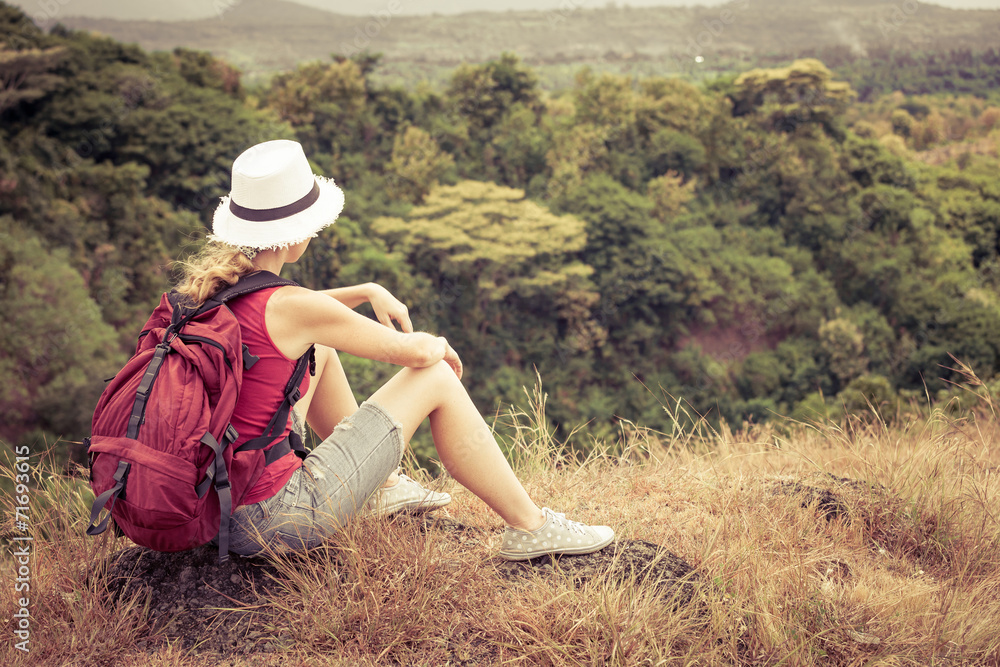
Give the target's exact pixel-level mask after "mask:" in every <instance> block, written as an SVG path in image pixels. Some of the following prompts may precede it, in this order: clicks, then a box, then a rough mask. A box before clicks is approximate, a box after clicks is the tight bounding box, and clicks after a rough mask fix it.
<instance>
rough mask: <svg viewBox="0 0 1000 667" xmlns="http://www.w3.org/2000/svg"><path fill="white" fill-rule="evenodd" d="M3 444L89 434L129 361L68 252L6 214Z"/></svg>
mask: <svg viewBox="0 0 1000 667" xmlns="http://www.w3.org/2000/svg"><path fill="white" fill-rule="evenodd" d="M0 239H2V241H3V242H2V243H0V310H2V312H3V313H4V317H3V318H0V375H2V376H3V378H4V383H3V386H2V387H0V439H4V440H6V441H7V442H18V441H20V440H22V439H24V438H26V437H28V436H30V435H32V434H34V435H38V434H49V435H57V436H65V437H68V438H79V437H81V436H82V435H83V434H84V433H86V431H87V428H88V427H89V424H90V418H91V414H92V411H93V407H94V405H95V404H96V403H97V398H98V396H99V395H100V392H101V389H102V387H103V382H104V379H105V378H107V377H110V376H111V375H113V374H114V373H115V372H116V370H117V369H118V367H120V365H121V364H122V363H123V362H124V355H123V354H122V353H121V352H119V348H118V346H117V345H116V340H115V339H116V335H115V331H114V329H112V328H111V327H110V326H109V325H108V324H106V323H105V322H104V321H103V320H102V318H101V309H100V307H99V305H98V304H97V303H96V302H95V301H94V300H93V299H92V298H91V297H90V295H89V294H88V291H87V286H86V285H85V284H84V281H83V279H82V278H81V277H80V274H79V273H77V272H76V271H75V270H74V269H73V268H72V266H71V265H70V263H69V261H68V257H67V253H66V251H65V250H61V249H57V250H54V251H50V250H49V249H48V248H46V247H45V244H44V243H43V242H42V240H41V239H40V238H39V237H38V236H37V235H36V234H34V233H32V232H30V231H27V230H25V229H23V228H20V227H19V226H18V225H16V224H15V223H14V221H13V220H12V219H11V218H10V217H7V216H5V217H0Z"/></svg>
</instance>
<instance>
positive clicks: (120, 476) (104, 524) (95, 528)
mask: <svg viewBox="0 0 1000 667" xmlns="http://www.w3.org/2000/svg"><path fill="white" fill-rule="evenodd" d="M131 465H132V464H131V463H128V462H127V461H119V462H118V469H117V470H116V471H115V476H114V480H115V483H114V486H112V487H111V488H110V489H108V490H107V491H105V492H104V493H102V494H101V495H99V496H97V499H96V500H94V507H93V509H91V511H90V526H88V527H87V534H88V535H100V534H101V533H103V532H104V531H105V530H107V529H108V521H110V520H111V510H112V509H114V507H115V501H116V500H118V497H119V496H120V495H121V493H122V491H123V490H124V489H125V481H126V480H127V479H128V469H129V467H130V466H131ZM109 501H110V502H111V504H110V505H108V502H109ZM105 505H108V515H107V516H105V517H104V520H103V521H101V523H100V525H96V524H97V517H98V516H100V514H101V510H102V509H104V506H105Z"/></svg>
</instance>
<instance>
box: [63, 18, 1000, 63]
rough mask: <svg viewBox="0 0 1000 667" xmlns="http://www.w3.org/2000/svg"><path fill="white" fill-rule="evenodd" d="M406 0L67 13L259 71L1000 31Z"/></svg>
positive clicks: (710, 50) (82, 22) (900, 43)
mask: <svg viewBox="0 0 1000 667" xmlns="http://www.w3.org/2000/svg"><path fill="white" fill-rule="evenodd" d="M83 1H84V0H75V2H83ZM312 1H313V2H316V1H320V0H312ZM202 4H203V5H204V4H207V3H206V2H203V3H202ZM403 4H404V3H403V0H389V2H386V3H385V5H384V6H385V8H386V10H385V11H383V12H382V13H381V14H378V15H377V17H372V16H348V15H343V14H334V13H331V12H326V11H323V10H320V9H316V8H311V7H305V6H303V5H300V4H295V3H291V2H284V1H282V0H244V1H243V2H240V3H236V2H235V0H214V5H213V6H215V7H218V8H220V9H221V10H222V12H221V13H220V14H219V15H216V16H213V17H210V18H205V19H200V20H194V21H179V22H172V23H164V22H157V21H116V20H107V19H93V18H82V17H66V18H62V19H60V20H61V21H62V22H63V23H64V24H65V25H67V26H69V27H72V28H78V29H85V30H91V31H95V32H99V33H102V34H106V35H108V36H111V37H114V38H115V39H119V40H122V41H125V42H138V43H139V44H140V45H141V46H143V47H144V48H146V49H150V50H169V49H173V48H174V47H176V46H185V47H189V48H196V49H203V50H208V51H211V52H213V53H215V54H216V55H219V56H221V57H223V58H225V59H227V60H228V61H230V62H231V63H233V64H235V65H237V66H238V67H241V68H242V69H243V70H244V72H245V73H246V74H248V75H249V76H250V77H251V78H253V77H255V76H258V75H262V74H266V73H268V72H273V71H277V70H282V69H288V68H290V67H292V66H294V65H295V63H297V62H301V61H304V60H312V59H317V58H319V59H326V58H328V57H329V56H330V54H332V53H342V54H350V53H353V52H357V51H360V50H364V49H367V50H369V51H372V52H381V53H383V54H384V56H385V62H386V63H390V64H391V63H396V64H399V63H409V64H413V65H414V66H418V67H419V66H434V65H443V66H454V65H455V64H457V63H460V62H465V61H473V62H478V61H483V60H486V59H489V58H492V57H495V56H497V55H498V54H500V53H502V52H504V51H513V52H515V53H517V54H519V55H520V56H521V57H522V58H523V59H524V60H526V61H527V62H529V63H533V64H551V63H574V62H581V61H588V60H594V59H602V58H604V59H607V58H612V59H656V60H670V59H677V61H678V62H691V61H693V60H694V58H695V57H698V56H702V57H704V58H710V57H712V56H713V55H715V54H720V53H728V54H740V53H744V54H745V53H757V54H769V53H770V54H774V53H799V52H802V51H806V50H809V49H817V48H824V47H834V46H838V45H839V46H842V47H845V48H848V49H850V50H851V51H853V52H854V53H856V54H859V55H863V54H865V53H866V51H867V50H868V49H870V48H872V47H875V46H893V47H899V48H911V49H931V48H935V49H947V48H973V49H985V48H989V47H993V46H996V44H997V35H998V34H1000V10H982V11H956V10H950V9H945V8H943V7H939V6H936V5H925V4H911V3H893V2H884V3H878V4H874V5H873V4H872V3H871V2H870V1H869V0H752V1H751V0H735V1H734V2H730V3H728V4H726V5H721V6H715V7H672V8H665V7H651V8H637V7H629V6H626V5H623V6H620V7H615V6H610V5H605V4H603V3H601V6H600V7H595V8H591V5H596V4H599V3H597V2H592V3H591V2H587V0H579V1H578V2H568V3H564V4H563V5H562V6H563V7H564V8H563V9H556V10H550V11H521V12H503V13H486V12H482V13H467V14H459V15H437V16H407V15H403V14H402V13H398V14H392V8H394V7H395V8H401V7H402V5H403ZM574 7H578V8H577V9H574ZM914 8H915V9H914ZM396 11H400V10H396Z"/></svg>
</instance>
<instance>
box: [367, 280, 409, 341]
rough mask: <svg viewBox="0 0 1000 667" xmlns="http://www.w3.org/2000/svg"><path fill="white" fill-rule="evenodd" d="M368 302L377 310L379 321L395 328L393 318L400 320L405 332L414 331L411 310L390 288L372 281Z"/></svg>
mask: <svg viewBox="0 0 1000 667" xmlns="http://www.w3.org/2000/svg"><path fill="white" fill-rule="evenodd" d="M368 302H369V303H370V304H371V305H372V309H373V310H374V311H375V317H377V318H378V321H379V322H381V323H382V324H384V325H385V326H387V327H389V328H390V329H393V330H395V328H396V327H395V325H394V324H393V323H392V322H393V320H395V321H396V322H399V327H400V329H402V330H403V333H413V323H412V322H410V315H409V311H408V310H407V308H406V306H405V305H404V304H403V302H402V301H400V300H399V299H397V298H396V297H394V296H393V295H392V294H391V293H390V292H389V290H387V289H386V288H384V287H382V286H381V285H379V284H377V283H371V293H370V294H369V296H368Z"/></svg>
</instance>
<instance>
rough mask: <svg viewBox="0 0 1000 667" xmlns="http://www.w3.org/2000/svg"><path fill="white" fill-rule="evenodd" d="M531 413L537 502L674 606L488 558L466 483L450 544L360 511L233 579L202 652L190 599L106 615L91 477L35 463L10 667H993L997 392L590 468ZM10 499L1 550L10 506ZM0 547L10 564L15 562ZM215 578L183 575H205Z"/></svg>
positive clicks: (484, 527)
mask: <svg viewBox="0 0 1000 667" xmlns="http://www.w3.org/2000/svg"><path fill="white" fill-rule="evenodd" d="M668 407H669V406H668ZM540 408H541V403H540V402H539V403H536V405H535V406H534V409H533V413H534V414H535V415H536V416H537V418H536V419H535V420H534V421H532V420H530V419H527V418H526V417H525V416H524V415H521V416H520V417H514V419H516V420H517V421H518V423H519V425H520V426H521V428H520V429H519V430H518V431H517V432H518V436H517V438H516V439H515V441H514V442H512V443H511V448H512V450H513V451H514V452H515V453H516V462H517V468H518V471H519V473H520V475H521V476H522V478H523V479H524V481H525V484H526V486H527V488H528V489H529V492H530V493H531V494H532V495H533V496H534V497H535V498H537V499H538V500H539V501H540V502H541V503H544V504H546V505H550V506H553V507H557V508H559V509H563V510H566V511H568V512H570V513H571V514H572V515H574V516H576V517H578V518H581V519H583V520H587V521H593V522H605V523H608V524H611V525H613V526H614V527H615V528H616V530H617V532H618V537H619V539H621V540H629V539H634V540H644V541H649V542H652V543H655V544H658V545H661V546H662V547H663V548H664V549H665V550H668V551H669V552H672V553H673V554H676V555H678V556H680V557H681V558H683V559H685V560H687V561H688V562H689V563H691V564H692V565H693V566H694V573H693V574H692V575H690V576H688V577H687V579H686V581H687V583H688V584H689V586H688V588H687V590H688V591H689V592H693V597H692V598H691V599H690V600H687V596H686V595H685V596H684V597H683V598H680V597H670V596H668V597H667V598H664V597H663V595H662V594H661V593H659V592H658V589H657V588H656V586H654V585H651V583H650V582H648V581H646V580H645V575H646V574H647V571H645V570H640V571H636V572H634V574H633V575H632V576H631V578H626V579H625V580H622V579H621V578H620V577H617V578H615V577H612V576H611V575H610V571H611V568H609V570H608V572H598V573H596V574H592V576H591V577H590V578H589V579H588V580H587V581H585V582H584V583H582V584H580V583H578V582H574V580H573V579H572V578H571V577H569V576H563V575H560V574H559V573H560V572H571V571H572V567H571V565H572V562H571V559H570V558H569V557H564V558H563V559H561V560H560V561H558V562H557V563H556V564H554V566H551V567H548V568H547V569H546V568H545V567H542V568H541V569H539V570H538V571H537V573H536V574H534V575H530V576H528V577H527V578H524V577H519V578H513V579H512V578H511V577H510V576H509V575H505V574H504V572H505V568H504V567H503V566H502V563H501V562H500V561H499V560H497V559H496V558H495V557H494V556H493V552H494V549H495V548H496V545H495V542H496V539H497V536H498V533H499V530H500V528H501V525H500V522H499V520H498V518H497V517H496V516H495V515H493V514H492V513H490V512H489V510H487V509H486V508H485V506H484V505H483V504H482V503H481V502H480V501H478V500H477V499H476V498H474V497H472V496H471V495H470V494H468V493H467V492H464V491H463V490H462V489H461V488H459V487H457V486H455V487H454V488H453V489H452V492H453V494H454V496H455V500H454V502H453V504H452V505H451V506H450V507H449V508H448V509H447V510H444V511H442V512H439V514H441V515H443V516H451V517H452V518H453V519H455V520H458V521H459V522H461V523H462V524H463V526H464V528H462V529H461V530H460V531H459V532H458V533H455V532H454V531H453V530H452V531H449V530H447V529H446V528H445V527H443V526H447V525H454V524H448V522H443V523H442V522H440V521H439V522H432V523H430V524H428V525H427V526H421V524H419V522H417V523H414V522H411V521H403V520H394V521H376V520H370V519H365V520H360V521H358V522H356V523H355V524H352V526H351V527H350V528H349V529H348V530H346V531H345V532H344V533H342V534H341V535H339V536H337V537H335V538H334V539H332V540H331V541H330V542H329V543H328V544H327V545H326V546H324V547H323V548H321V549H319V550H317V552H315V553H314V554H312V555H311V556H310V557H309V558H306V559H289V558H280V557H276V558H274V559H272V564H271V565H270V566H269V567H270V569H269V570H267V571H269V572H271V576H270V578H268V577H265V578H264V579H262V580H261V581H260V582H259V585H258V587H256V588H254V589H250V588H249V583H246V582H245V583H243V584H240V577H236V582H235V583H236V584H237V585H242V586H243V587H244V588H245V591H246V596H247V597H248V599H249V600H250V602H245V603H237V602H236V601H235V599H233V600H232V601H231V602H227V603H225V604H222V605H220V606H219V607H215V608H211V609H207V610H205V611H204V612H203V613H204V615H205V617H206V618H211V619H214V620H213V622H211V623H208V622H206V623H204V624H203V626H202V627H201V628H200V630H199V629H194V630H192V629H190V628H188V630H187V633H188V636H189V637H190V636H191V633H193V636H194V637H198V636H199V632H201V633H202V634H203V636H204V637H205V638H206V640H208V641H207V642H206V646H202V647H201V648H198V647H194V648H185V644H183V643H181V642H179V641H177V639H176V638H177V632H178V628H179V627H183V620H184V619H185V618H186V614H190V613H191V612H192V610H190V609H186V608H184V607H182V606H177V607H176V608H173V609H172V610H169V611H170V613H169V614H167V615H166V617H165V618H176V619H178V620H177V622H176V623H172V624H165V623H164V622H163V618H164V617H162V616H161V617H160V620H159V622H157V623H155V624H151V623H150V608H149V607H148V606H147V605H148V602H147V600H148V597H147V596H148V595H149V594H155V595H156V596H158V599H162V597H163V595H165V593H164V591H161V590H157V591H155V592H154V591H147V593H146V594H144V595H140V596H139V597H138V598H132V599H130V600H124V599H123V600H119V601H118V602H117V603H116V604H111V603H109V602H108V599H107V592H106V591H105V589H104V588H103V587H102V585H101V584H100V583H99V582H100V581H101V579H100V578H99V577H97V576H95V574H96V573H97V572H99V570H100V567H101V563H103V562H104V559H105V558H106V557H107V556H108V554H110V553H112V552H113V551H115V550H117V549H121V548H124V547H127V546H128V544H127V542H126V541H124V540H122V539H118V540H113V539H112V538H110V537H105V538H102V539H99V540H95V539H92V538H87V537H84V536H83V526H84V522H85V519H84V517H85V516H86V512H85V509H86V507H87V504H88V503H89V501H90V494H89V492H88V491H87V490H86V488H85V484H84V483H83V482H82V481H81V480H78V479H72V478H69V477H65V476H61V475H53V474H49V473H48V472H47V471H45V470H44V468H43V467H42V466H41V464H40V463H39V462H38V460H37V459H35V458H33V459H32V461H31V466H32V468H33V470H34V473H35V474H34V481H33V484H32V489H31V491H30V493H31V505H32V519H31V527H30V529H29V530H30V532H31V533H32V534H33V535H34V537H35V542H34V550H35V551H34V553H35V557H34V559H33V560H32V562H31V600H32V602H31V604H32V605H33V606H32V607H31V613H32V621H31V623H32V624H31V632H32V635H31V643H30V650H31V652H30V653H28V654H24V653H22V652H21V651H18V650H15V649H13V647H12V643H13V642H11V641H9V640H8V641H7V642H5V644H4V649H3V652H4V653H5V654H6V655H5V656H4V657H3V658H2V659H3V660H4V664H7V665H32V666H33V667H47V666H50V665H52V666H55V665H60V666H63V665H87V667H92V666H98V665H112V664H113V665H126V666H131V665H142V666H144V667H145V666H158V665H164V666H165V665H171V666H186V667H187V666H190V667H194V666H201V665H216V664H226V665H231V666H232V667H244V666H250V665H293V664H294V665H317V666H318V665H398V664H407V665H409V664H422V665H423V664H426V665H441V664H464V665H492V664H513V665H570V664H572V665H639V664H657V665H695V664H697V665H747V666H749V665H778V664H784V665H862V664H868V665H871V664H885V665H889V664H891V665H931V664H935V665H937V664H940V665H996V664H997V661H998V660H1000V632H998V629H1000V601H998V598H997V596H996V591H997V590H998V588H1000V523H998V520H997V515H996V511H995V509H996V507H997V504H998V502H1000V482H998V478H997V475H996V470H997V466H998V465H1000V451H998V449H997V448H996V446H995V443H996V440H997V437H998V435H1000V433H998V430H997V423H996V419H995V417H996V415H995V414H994V412H993V408H992V407H991V406H990V405H989V404H988V403H987V404H984V405H980V406H979V408H977V409H976V410H975V411H970V412H967V413H962V414H959V415H948V414H947V413H946V412H944V411H940V410H935V411H933V412H929V413H928V412H924V414H923V416H922V417H919V418H916V419H914V420H913V421H910V422H909V423H906V424H902V425H899V426H895V427H887V426H885V425H884V424H883V423H882V422H880V421H879V420H878V419H876V418H871V417H870V416H869V417H864V416H859V417H857V418H855V419H852V420H850V421H849V422H848V423H847V424H846V425H845V426H835V425H824V424H818V425H813V426H807V425H804V424H793V423H781V424H772V425H769V426H765V427H754V428H750V429H747V430H742V431H739V432H736V433H733V432H729V431H723V432H711V431H707V430H704V429H698V428H696V429H693V430H687V431H676V432H674V433H670V434H656V433H650V432H647V431H642V430H635V429H632V428H629V427H627V426H626V427H625V428H623V431H622V438H621V440H620V441H619V442H618V443H608V442H606V443H603V446H602V447H600V448H599V451H602V452H603V453H600V454H595V455H594V456H592V457H591V458H590V459H589V460H588V461H587V462H586V463H583V464H576V463H572V462H571V461H569V460H567V459H565V458H564V457H563V456H562V455H561V451H562V449H561V447H560V446H559V445H558V444H557V443H553V442H552V441H551V439H550V436H549V433H548V432H547V429H546V428H545V426H544V424H545V422H544V417H543V415H544V412H543V411H542V410H541V409H540ZM576 437H577V438H584V439H585V438H587V437H588V436H587V433H586V431H582V432H579V433H577V435H576ZM4 502H5V507H4V509H5V512H4V517H5V521H6V523H5V525H4V527H3V533H4V534H5V535H6V536H7V537H8V538H9V537H10V536H11V534H12V532H13V526H12V523H11V517H12V516H13V514H14V512H13V508H12V507H11V502H12V500H11V496H5V497H4ZM109 533H110V531H109ZM109 533H106V534H105V535H106V536H107V535H108V534H109ZM0 558H2V562H3V567H4V568H5V569H6V570H7V571H8V572H10V571H12V570H13V568H14V563H13V561H12V556H11V554H10V551H9V550H7V549H5V550H4V552H3V556H2V557H0ZM662 558H669V556H668V555H667V554H666V553H665V552H664V553H663V555H662ZM654 565H655V562H654ZM213 567H214V566H206V567H202V568H200V569H195V570H193V571H195V572H202V575H199V576H205V577H207V578H209V580H210V578H211V570H212V568H213ZM188 579H190V577H188ZM184 580H185V579H184V577H183V576H182V577H181V581H182V582H183V581H184ZM227 580H228V577H227ZM194 583H195V584H196V585H197V581H195V582H194ZM654 583H655V582H654ZM227 590H228V589H227ZM167 594H168V593H167ZM229 594H230V595H231V592H230V593H229ZM15 603H16V599H15V595H14V591H13V587H12V586H9V585H8V586H4V587H2V589H0V614H2V618H4V619H7V620H5V621H4V623H3V626H4V632H6V633H7V636H8V637H10V636H12V634H13V631H14V629H15V619H13V618H12V615H13V613H14V611H15V610H16V609H17V608H18V607H17V605H16V604H15ZM217 625H224V626H225V628H226V632H230V631H231V630H232V628H234V627H235V628H236V633H237V636H238V637H241V638H242V639H239V640H238V641H237V645H236V648H235V649H234V650H231V651H229V652H227V653H226V655H225V656H224V657H223V656H220V655H217V654H215V653H212V652H209V648H208V647H209V646H211V645H213V642H212V638H213V637H215V636H216V634H217V633H218V632H220V630H216V629H214V628H215V627H216V626H217ZM262 637H263V638H265V639H264V640H261V638H262ZM220 660H223V662H221V663H220Z"/></svg>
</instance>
